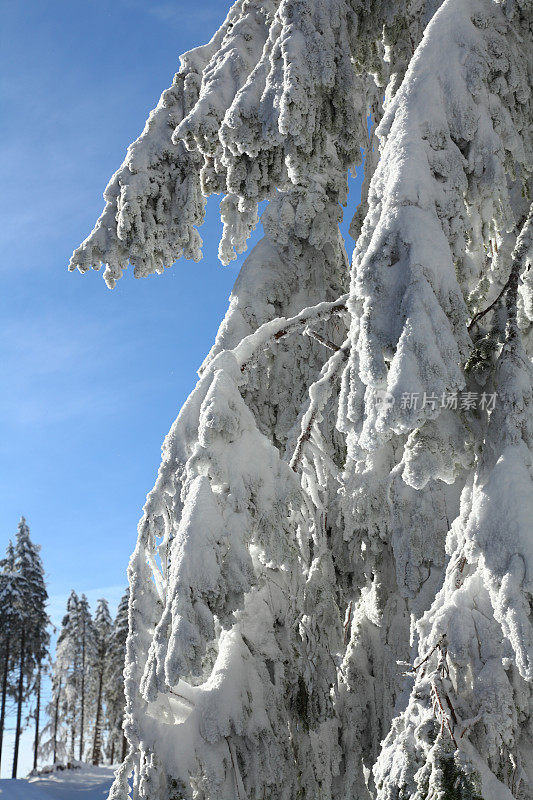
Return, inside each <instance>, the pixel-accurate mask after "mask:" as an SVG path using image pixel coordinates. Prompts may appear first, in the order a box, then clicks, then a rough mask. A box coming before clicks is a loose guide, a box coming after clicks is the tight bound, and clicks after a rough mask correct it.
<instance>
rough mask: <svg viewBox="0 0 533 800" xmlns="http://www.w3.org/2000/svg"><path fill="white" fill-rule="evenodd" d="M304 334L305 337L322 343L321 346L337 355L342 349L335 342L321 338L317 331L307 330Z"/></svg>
mask: <svg viewBox="0 0 533 800" xmlns="http://www.w3.org/2000/svg"><path fill="white" fill-rule="evenodd" d="M303 333H304V335H305V336H309V337H310V338H311V339H316V341H317V342H320V344H323V345H324V347H327V348H328V350H333V352H334V353H336V352H337V351H338V350H340V349H341V348H340V346H339V345H338V344H335V343H334V342H331V341H330V340H329V339H326V337H325V336H321V335H320V334H319V333H317V332H316V331H312V330H309V329H306V330H304V331H303Z"/></svg>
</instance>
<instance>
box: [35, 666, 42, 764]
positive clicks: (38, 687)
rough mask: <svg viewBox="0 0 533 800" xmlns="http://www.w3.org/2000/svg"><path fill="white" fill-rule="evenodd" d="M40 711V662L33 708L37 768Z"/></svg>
mask: <svg viewBox="0 0 533 800" xmlns="http://www.w3.org/2000/svg"><path fill="white" fill-rule="evenodd" d="M40 713H41V664H39V668H38V671H37V705H36V708H35V741H34V743H33V769H34V770H36V769H37V757H38V755H39V715H40Z"/></svg>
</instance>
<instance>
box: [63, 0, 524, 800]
mask: <svg viewBox="0 0 533 800" xmlns="http://www.w3.org/2000/svg"><path fill="white" fill-rule="evenodd" d="M531 13H532V9H531V3H530V2H529V0H515V2H511V1H510V0H501V2H500V1H499V0H445V2H443V3H440V2H430V0H427V2H423V1H422V2H419V0H412V1H411V0H397V2H394V3H385V2H380V0H376V2H373V3H365V2H362V0H308V1H306V2H302V0H280V1H279V2H278V1H277V0H272V2H270V1H269V2H263V0H237V2H236V3H235V4H234V5H233V6H232V7H231V9H230V11H229V14H228V17H227V18H226V21H225V22H224V23H223V25H222V27H221V28H220V29H219V31H218V32H217V33H216V34H215V36H214V37H213V39H212V40H211V41H210V42H209V43H208V44H207V45H205V46H203V47H199V48H196V49H195V50H193V51H190V52H189V53H187V54H185V56H183V57H182V60H181V68H180V71H179V72H178V73H177V75H176V77H175V79H174V82H173V84H172V86H171V87H170V89H168V90H167V91H166V92H164V93H163V95H162V97H161V100H160V102H159V105H158V106H157V107H156V109H155V110H154V111H153V112H152V114H151V115H150V118H149V120H148V122H147V125H146V127H145V130H144V132H143V134H142V135H141V137H140V138H139V139H138V140H137V141H136V142H134V143H133V145H132V146H131V147H130V148H129V150H128V154H127V156H126V160H125V162H124V164H123V165H122V167H121V168H120V169H119V170H118V171H117V172H116V173H115V175H114V176H113V178H112V180H111V182H110V184H109V186H108V188H107V189H106V193H105V199H106V206H105V209H104V212H103V214H102V216H101V217H100V220H99V221H98V223H97V226H96V227H95V229H94V231H93V232H92V234H91V235H90V236H89V237H88V238H87V239H86V241H85V242H84V243H83V244H82V245H81V247H80V248H78V250H77V251H76V252H75V253H74V255H73V258H72V261H71V268H72V269H74V268H78V269H80V271H82V272H84V271H86V270H87V269H89V268H90V267H94V268H95V269H99V268H100V266H102V265H103V266H104V267H105V271H104V278H105V280H106V282H107V283H108V285H109V286H111V287H112V286H113V285H114V284H115V283H116V281H117V280H118V279H119V278H120V277H121V276H122V274H123V271H124V269H125V268H126V267H127V265H128V263H130V264H132V265H133V267H134V273H135V275H136V276H138V277H140V276H143V275H147V274H150V273H153V272H157V273H160V272H163V271H164V268H165V267H170V266H171V265H172V263H173V262H174V261H175V260H176V259H177V258H179V257H180V256H181V255H184V256H185V257H193V258H194V259H198V258H199V257H200V255H201V253H200V244H201V241H200V239H199V236H198V234H197V231H196V229H195V226H197V225H199V224H200V223H201V221H202V219H203V213H204V206H205V197H207V196H208V195H210V194H212V193H221V194H223V195H224V197H223V199H222V202H221V216H222V220H223V223H224V230H223V236H222V241H221V245H220V257H221V260H222V261H223V262H224V263H227V262H228V261H229V260H231V258H232V257H234V253H235V252H242V251H243V250H244V248H245V246H246V239H247V236H248V235H249V233H250V231H251V230H252V229H253V227H254V226H255V224H256V223H257V208H258V203H259V202H260V201H262V200H268V205H267V207H266V211H265V212H264V213H263V218H262V222H263V228H264V232H265V235H264V238H263V239H262V240H261V242H260V243H259V244H258V245H257V246H256V248H254V250H253V251H252V252H251V254H250V255H249V256H248V258H247V259H246V261H245V263H244V265H243V268H242V270H241V273H240V275H239V278H238V280H237V282H236V285H235V288H234V291H233V293H232V297H231V300H230V308H229V310H228V313H227V315H226V318H225V320H224V322H223V323H222V325H221V328H220V330H219V333H218V336H217V339H216V342H215V345H214V347H213V349H212V351H211V353H210V354H209V355H208V357H207V359H206V361H205V362H204V364H203V365H202V367H201V368H200V370H199V375H200V379H199V382H198V384H197V386H196V388H195V390H194V391H193V393H192V394H191V396H190V398H189V399H188V401H187V403H186V404H185V406H184V408H183V409H182V411H181V412H180V414H179V416H178V418H177V420H176V422H175V423H174V425H173V426H172V429H171V431H170V433H169V435H168V436H167V439H166V440H165V444H164V447H163V459H162V464H161V467H160V471H159V476H158V479H157V481H156V484H155V487H154V489H153V491H152V492H151V493H150V494H149V496H148V499H147V503H146V505H145V508H144V515H143V517H142V519H141V522H140V524H139V537H138V541H137V547H136V549H135V552H134V554H133V556H132V559H131V561H130V566H129V579H130V599H129V636H128V641H127V654H126V668H125V677H126V680H125V689H126V716H125V731H126V735H127V738H128V742H129V752H128V755H127V757H126V759H125V761H124V764H123V766H122V767H121V769H120V770H119V772H118V773H117V777H116V780H115V783H114V786H113V788H112V791H111V795H110V797H111V798H113V800H125V798H126V797H128V796H129V786H128V775H129V774H130V772H131V770H132V769H133V770H134V796H135V798H145V799H146V800H148V798H150V800H153V799H154V798H157V800H178V799H179V800H182V799H183V798H191V800H192V798H195V799H196V800H199V799H200V798H202V799H203V800H215V798H216V800H235V798H237V800H244V798H247V799H248V798H252V797H253V798H262V800H293V799H294V800H296V798H300V797H302V798H304V797H305V798H307V797H309V798H310V797H313V798H317V800H319V799H320V798H322V799H323V800H341V799H342V800H348V798H357V799H358V800H407V798H412V800H436V798H448V797H454V798H457V800H472V798H479V797H482V798H483V800H507V798H511V797H514V798H516V799H517V800H532V799H533V773H532V770H531V759H530V758H528V755H527V754H528V753H531V750H532V748H533V735H532V733H531V731H532V727H531V726H532V720H533V687H532V681H533V674H532V671H531V664H532V663H533V656H532V641H533V639H532V635H531V602H532V595H531V573H532V571H533V555H532V551H531V536H532V529H531V520H532V518H533V511H532V510H531V509H530V502H531V496H532V495H531V488H532V486H531V466H532V463H533V459H532V453H531V448H532V400H531V397H532V388H531V383H532V377H531V367H530V362H529V359H530V356H531V341H532V339H531V331H532V326H533V301H532V298H533V291H532V290H533V280H532V278H531V270H530V265H531V260H532V257H533V255H532V242H533V235H532V232H531V211H530V198H531V195H532V186H531V183H532V181H531V175H532V172H533V146H532V141H531V127H532V126H531V121H532V120H531V116H532V115H531V92H530V81H529V75H530V74H531V56H532V53H533V47H532V44H533V43H532V40H531V38H532V37H531V30H532V18H531ZM528 70H529V73H528ZM369 116H370V117H371V121H372V123H373V127H372V128H371V129H370V133H369V129H368V126H367V118H368V117H369ZM361 153H362V154H363V157H364V159H365V161H364V166H365V182H364V186H363V194H362V200H361V204H360V207H359V209H358V211H357V213H356V215H355V217H354V219H353V222H352V225H351V231H352V233H353V236H354V238H355V240H356V242H355V249H354V253H353V258H352V267H351V272H350V280H349V285H347V283H348V281H347V277H348V275H347V273H348V269H347V259H346V252H345V247H344V242H343V241H342V238H341V236H340V233H339V229H338V222H339V220H340V219H341V214H342V206H343V205H344V204H345V203H346V198H347V185H348V184H347V175H348V170H349V169H351V168H353V167H356V166H357V165H358V164H359V163H360V161H361ZM528 348H529V349H528Z"/></svg>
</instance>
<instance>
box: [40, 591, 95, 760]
mask: <svg viewBox="0 0 533 800" xmlns="http://www.w3.org/2000/svg"><path fill="white" fill-rule="evenodd" d="M95 661H96V633H95V628H94V622H93V619H92V616H91V611H90V608H89V603H88V601H87V597H86V596H85V595H84V594H82V596H81V598H79V597H78V595H77V594H76V592H75V591H74V590H72V592H71V593H70V596H69V598H68V601H67V612H66V614H65V616H64V617H63V621H62V623H61V630H60V631H59V636H58V639H57V646H56V659H55V662H54V666H53V671H52V699H51V702H50V705H49V706H48V709H47V711H48V716H49V719H50V724H49V725H48V727H47V736H48V739H47V745H46V751H47V752H48V753H52V754H54V753H55V758H56V760H57V759H60V760H63V759H64V758H65V757H66V758H67V760H69V761H73V760H74V759H75V758H78V760H79V761H83V760H84V758H85V756H86V753H87V751H88V748H89V742H90V743H91V745H92V744H93V742H92V741H91V739H90V734H88V731H90V728H91V725H92V723H93V720H94V713H93V712H94V710H95V708H96V700H97V685H98V680H97V675H96V674H95V672H94V664H95ZM95 687H96V688H95ZM52 719H53V722H52Z"/></svg>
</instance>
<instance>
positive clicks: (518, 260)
mask: <svg viewBox="0 0 533 800" xmlns="http://www.w3.org/2000/svg"><path fill="white" fill-rule="evenodd" d="M532 219H533V204H532V205H531V206H530V207H529V212H528V215H527V217H526V220H525V222H524V224H523V226H522V229H521V231H520V234H519V235H518V238H517V240H516V244H515V247H514V250H513V252H512V255H511V272H510V273H509V277H508V278H507V281H506V283H505V286H504V287H503V289H502V290H501V292H500V293H499V295H498V296H497V297H496V299H495V300H493V302H492V303H491V304H490V306H488V307H487V308H485V309H484V310H483V311H478V312H477V314H474V316H473V317H472V319H471V320H470V323H469V324H468V325H467V330H468V331H469V332H470V331H471V329H472V327H473V326H474V325H475V324H476V322H478V321H479V320H480V319H481V318H482V317H484V316H485V314H488V313H489V311H491V310H492V309H493V308H494V306H495V305H496V304H497V303H498V302H499V301H500V300H501V298H502V297H503V295H504V294H505V293H506V292H509V295H508V297H507V302H506V306H507V311H508V313H509V314H510V321H511V320H513V319H514V320H516V295H517V292H518V278H519V275H520V268H521V267H522V265H523V263H524V260H525V258H526V256H527V254H528V250H529V247H530V245H531V242H530V237H531V233H530V228H531V222H532Z"/></svg>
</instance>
